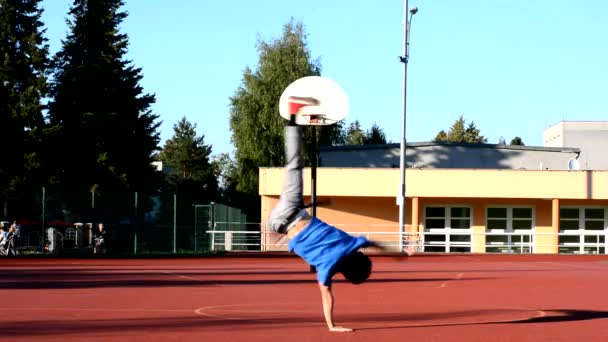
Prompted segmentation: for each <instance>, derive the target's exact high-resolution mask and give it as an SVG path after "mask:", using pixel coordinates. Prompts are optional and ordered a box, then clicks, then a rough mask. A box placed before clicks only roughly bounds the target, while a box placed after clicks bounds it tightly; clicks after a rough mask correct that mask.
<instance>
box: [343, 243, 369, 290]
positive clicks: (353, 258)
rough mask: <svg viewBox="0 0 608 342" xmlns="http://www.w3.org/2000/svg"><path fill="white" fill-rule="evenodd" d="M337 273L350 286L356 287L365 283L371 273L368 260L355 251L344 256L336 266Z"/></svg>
mask: <svg viewBox="0 0 608 342" xmlns="http://www.w3.org/2000/svg"><path fill="white" fill-rule="evenodd" d="M337 271H338V272H340V273H342V274H343V275H344V278H346V280H348V281H349V282H351V283H352V284H355V285H358V284H361V283H363V282H364V281H366V280H367V279H368V278H369V276H370V274H371V273H372V261H371V260H370V258H369V257H368V256H367V255H365V254H363V253H361V252H359V251H357V252H354V253H351V254H349V255H347V256H345V257H344V258H343V259H342V260H341V261H340V263H339V264H338V267H337Z"/></svg>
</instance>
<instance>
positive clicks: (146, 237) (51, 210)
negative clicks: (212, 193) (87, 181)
mask: <svg viewBox="0 0 608 342" xmlns="http://www.w3.org/2000/svg"><path fill="white" fill-rule="evenodd" d="M246 222H247V215H245V214H244V213H243V212H242V211H241V210H240V209H238V208H233V207H230V206H227V205H224V204H221V203H213V202H210V203H198V200H195V199H191V198H189V197H188V196H185V195H182V196H180V195H179V194H177V195H176V194H168V195H167V194H165V195H162V194H161V195H157V194H155V195H150V194H145V193H139V192H114V193H99V192H93V191H89V192H84V191H83V192H80V193H78V194H76V195H71V196H70V197H69V198H66V195H65V193H62V191H61V189H52V188H42V189H40V191H37V192H33V193H32V194H29V195H28V196H21V199H20V200H19V201H12V202H9V204H8V205H6V204H5V205H4V208H3V210H2V211H0V226H4V227H5V230H8V227H10V226H11V225H12V224H13V223H16V224H17V226H18V227H19V229H18V232H17V236H16V238H15V247H16V250H17V254H40V253H44V254H70V253H71V254H87V253H88V254H92V253H93V251H94V250H95V249H94V247H95V242H96V237H98V236H99V235H101V233H100V229H99V224H100V223H101V224H103V230H102V231H104V232H105V233H104V234H103V242H104V246H103V247H104V249H103V252H105V253H107V254H114V255H115V254H202V253H207V252H210V251H211V237H210V235H209V234H207V233H206V232H207V231H209V230H214V229H215V230H218V231H221V230H243V229H247V225H246ZM255 228H257V229H259V226H258V227H255Z"/></svg>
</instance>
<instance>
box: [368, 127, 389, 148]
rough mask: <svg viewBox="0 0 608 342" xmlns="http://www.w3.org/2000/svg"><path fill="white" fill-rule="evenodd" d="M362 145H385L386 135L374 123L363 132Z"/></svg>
mask: <svg viewBox="0 0 608 342" xmlns="http://www.w3.org/2000/svg"><path fill="white" fill-rule="evenodd" d="M363 143H364V144H365V145H374V144H386V134H384V131H383V130H382V128H380V126H378V125H377V124H376V123H374V124H373V125H372V128H371V129H369V130H368V131H367V132H365V138H364V139H363Z"/></svg>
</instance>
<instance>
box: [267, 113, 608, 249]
mask: <svg viewBox="0 0 608 342" xmlns="http://www.w3.org/2000/svg"><path fill="white" fill-rule="evenodd" d="M544 140H545V141H544V145H545V146H542V147H535V146H514V145H492V144H467V143H439V142H423V143H413V144H408V145H407V149H406V165H407V166H408V168H407V169H406V197H407V201H406V220H405V222H406V227H405V230H406V232H408V234H407V235H406V236H401V234H400V233H399V231H400V229H399V205H398V204H397V195H398V193H399V186H400V183H401V181H400V170H399V162H400V145H399V144H384V145H370V146H338V147H326V148H321V151H320V167H319V168H318V170H317V197H318V200H319V201H327V200H329V201H330V203H329V204H327V205H323V206H321V207H319V208H318V210H317V216H318V217H319V218H321V219H323V220H324V221H326V222H328V223H330V224H333V225H335V226H337V227H339V228H341V229H343V230H345V231H348V232H351V233H353V234H365V235H367V236H369V237H370V238H372V239H374V240H382V241H385V242H386V243H391V244H392V245H394V246H397V247H398V246H399V245H400V243H399V242H400V241H399V239H403V241H404V242H405V240H408V241H415V242H416V243H417V244H418V246H419V247H420V249H421V250H423V251H425V252H448V253H449V252H463V253H509V252H510V253H551V254H555V253H579V254H587V253H595V254H607V252H608V248H607V247H608V238H607V235H608V162H606V158H604V155H605V151H606V146H608V122H560V123H558V124H556V125H553V126H551V127H548V128H547V129H546V130H545V132H544ZM259 181H260V187H259V193H260V196H261V201H262V213H261V215H262V216H261V217H262V220H264V219H266V218H267V217H268V215H269V214H270V210H271V209H272V207H273V206H274V205H275V204H276V202H277V200H278V198H279V195H280V192H281V188H282V183H283V169H282V168H260V178H259ZM304 181H305V184H304V186H305V195H306V196H310V190H311V183H310V170H306V173H305V176H304ZM262 223H263V225H262V227H264V223H265V222H262ZM284 243H285V241H284V240H281V239H280V237H279V236H277V235H276V234H268V233H267V232H264V234H262V248H263V249H266V250H268V249H277V248H278V249H283V248H285V245H284Z"/></svg>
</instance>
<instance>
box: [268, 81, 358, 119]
mask: <svg viewBox="0 0 608 342" xmlns="http://www.w3.org/2000/svg"><path fill="white" fill-rule="evenodd" d="M279 112H280V114H281V116H282V117H283V118H285V119H286V120H289V119H290V116H291V115H292V114H296V123H297V124H298V125H311V126H325V125H332V124H335V123H337V122H338V121H340V120H342V119H344V118H345V117H346V115H347V114H348V97H347V96H346V93H345V92H344V91H343V90H342V88H341V87H340V86H339V85H338V84H337V83H336V82H334V81H333V80H330V79H328V78H325V77H321V76H307V77H303V78H300V79H297V80H296V81H294V82H292V83H291V84H290V85H289V86H288V87H287V88H285V91H283V94H282V95H281V98H280V100H279Z"/></svg>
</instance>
